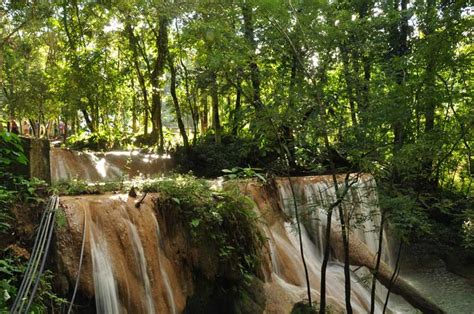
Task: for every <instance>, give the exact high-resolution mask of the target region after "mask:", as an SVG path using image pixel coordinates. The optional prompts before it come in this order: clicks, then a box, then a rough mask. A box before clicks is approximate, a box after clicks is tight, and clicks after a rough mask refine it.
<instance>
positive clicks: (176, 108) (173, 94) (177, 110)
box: [168, 54, 189, 149]
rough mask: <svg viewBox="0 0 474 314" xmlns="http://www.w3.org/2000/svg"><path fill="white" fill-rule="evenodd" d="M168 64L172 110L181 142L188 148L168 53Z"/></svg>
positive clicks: (174, 71)
mask: <svg viewBox="0 0 474 314" xmlns="http://www.w3.org/2000/svg"><path fill="white" fill-rule="evenodd" d="M168 66H169V68H170V72H171V82H170V89H171V97H172V98H173V104H174V111H175V114H176V121H177V122H178V128H179V132H180V133H181V137H182V138H183V144H184V147H185V148H186V149H188V148H189V142H188V135H187V134H186V128H185V127H184V123H183V119H182V117H181V108H180V106H179V101H178V96H177V95H176V68H175V66H174V63H173V57H172V56H171V55H170V54H168Z"/></svg>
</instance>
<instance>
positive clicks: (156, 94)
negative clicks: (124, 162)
mask: <svg viewBox="0 0 474 314" xmlns="http://www.w3.org/2000/svg"><path fill="white" fill-rule="evenodd" d="M158 24H159V29H158V34H157V36H156V48H157V49H158V54H157V56H156V60H155V64H154V68H153V71H152V72H151V75H150V81H151V86H152V97H151V99H152V105H153V110H152V119H153V125H154V130H153V133H154V135H155V141H156V143H157V144H158V152H160V153H162V152H164V137H163V122H162V113H161V107H162V103H161V91H160V77H161V75H163V71H164V66H165V62H166V55H167V53H168V20H167V19H166V18H165V17H164V16H160V17H159V22H158Z"/></svg>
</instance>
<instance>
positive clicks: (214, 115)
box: [210, 72, 221, 144]
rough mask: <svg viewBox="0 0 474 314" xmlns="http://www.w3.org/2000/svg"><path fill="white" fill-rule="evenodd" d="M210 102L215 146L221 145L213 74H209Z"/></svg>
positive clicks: (215, 82)
mask: <svg viewBox="0 0 474 314" xmlns="http://www.w3.org/2000/svg"><path fill="white" fill-rule="evenodd" d="M210 89H211V90H210V92H211V101H212V127H213V128H214V132H215V133H214V135H215V140H216V144H220V143H221V123H220V118H219V95H218V90H217V75H216V73H215V72H212V73H211V86H210Z"/></svg>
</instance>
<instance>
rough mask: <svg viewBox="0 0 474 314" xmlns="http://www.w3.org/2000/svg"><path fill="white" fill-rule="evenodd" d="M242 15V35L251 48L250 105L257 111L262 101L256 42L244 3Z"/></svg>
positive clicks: (249, 8) (250, 15)
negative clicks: (256, 59) (256, 58)
mask: <svg viewBox="0 0 474 314" xmlns="http://www.w3.org/2000/svg"><path fill="white" fill-rule="evenodd" d="M242 15H243V19H244V36H245V38H246V40H247V42H248V43H249V45H250V48H251V57H250V58H251V59H250V62H249V69H250V80H251V82H252V89H253V91H252V105H253V107H254V108H255V110H257V113H259V110H260V109H262V107H263V106H262V103H261V101H260V70H259V68H258V65H257V63H256V62H255V56H256V53H255V52H256V48H257V44H256V42H255V35H254V28H253V21H252V20H253V18H252V8H251V7H250V6H249V5H248V4H246V3H244V4H243V5H242Z"/></svg>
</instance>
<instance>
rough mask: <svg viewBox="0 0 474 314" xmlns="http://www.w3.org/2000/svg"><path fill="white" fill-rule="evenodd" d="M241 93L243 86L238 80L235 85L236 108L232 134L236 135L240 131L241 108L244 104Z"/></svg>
mask: <svg viewBox="0 0 474 314" xmlns="http://www.w3.org/2000/svg"><path fill="white" fill-rule="evenodd" d="M241 95H242V87H241V85H240V81H238V82H237V85H236V87H235V108H234V114H233V121H232V135H234V136H237V134H238V132H239V119H240V108H241V106H242V104H241Z"/></svg>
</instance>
